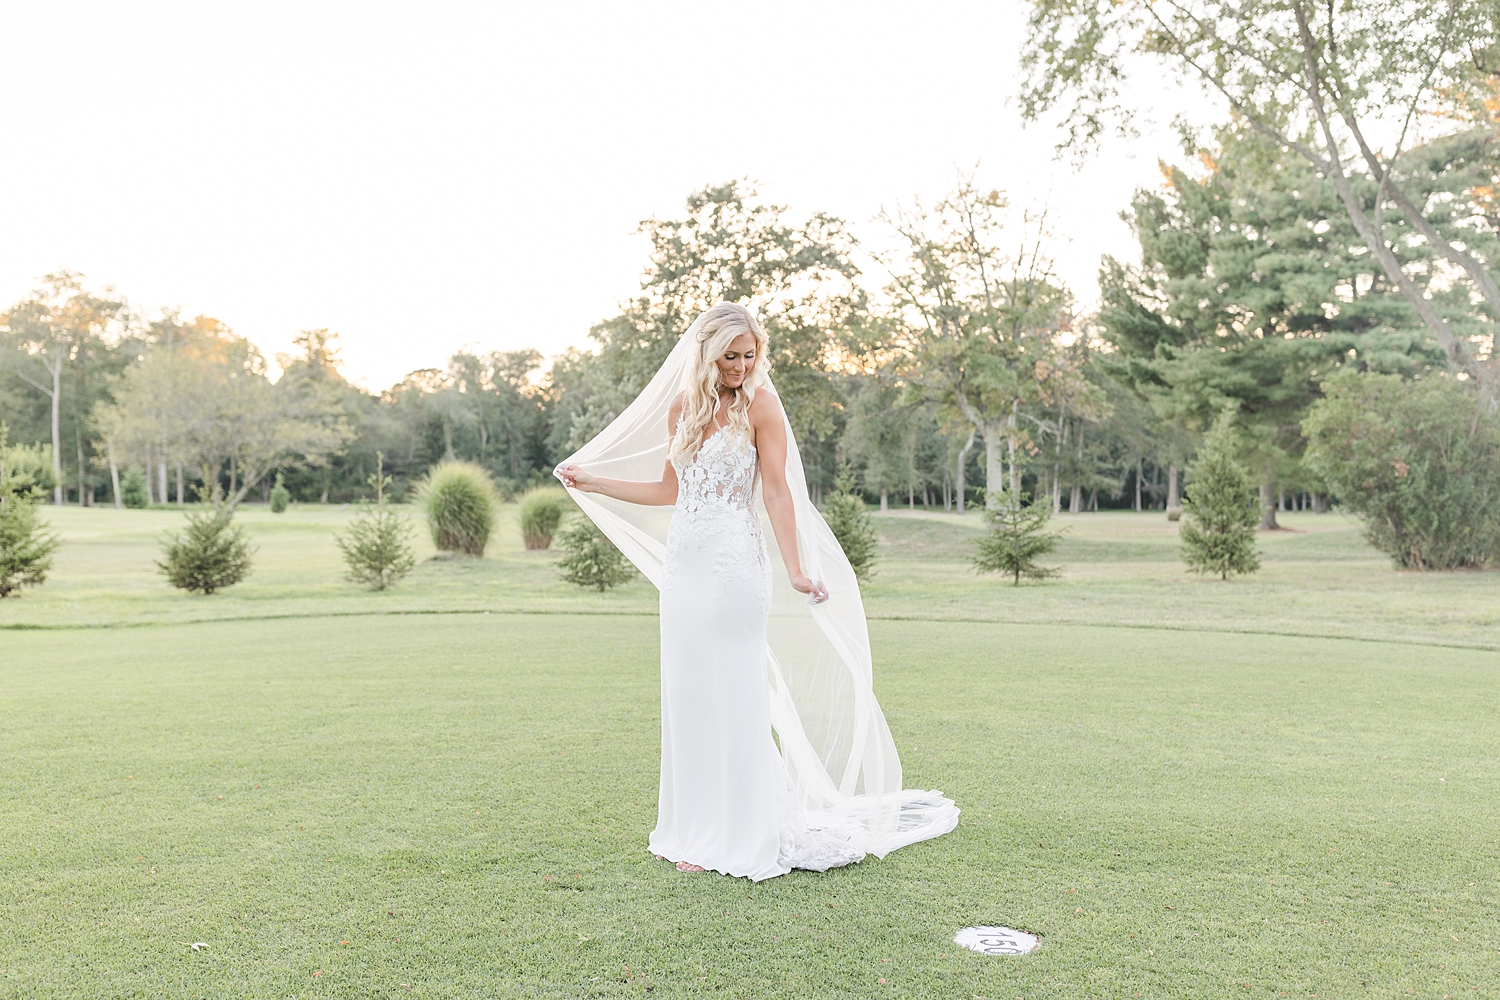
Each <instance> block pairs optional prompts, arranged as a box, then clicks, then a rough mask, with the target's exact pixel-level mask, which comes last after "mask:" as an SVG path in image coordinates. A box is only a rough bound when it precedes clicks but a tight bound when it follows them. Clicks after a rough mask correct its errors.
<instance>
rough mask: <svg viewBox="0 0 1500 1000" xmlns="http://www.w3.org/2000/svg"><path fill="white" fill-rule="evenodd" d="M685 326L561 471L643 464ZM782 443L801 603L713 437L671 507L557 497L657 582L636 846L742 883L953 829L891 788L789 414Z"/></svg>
mask: <svg viewBox="0 0 1500 1000" xmlns="http://www.w3.org/2000/svg"><path fill="white" fill-rule="evenodd" d="M698 328H699V324H697V323H694V324H693V326H692V327H691V328H690V329H689V330H688V331H687V333H686V334H684V335H683V338H682V340H681V342H679V343H678V345H677V347H676V348H675V349H674V350H673V352H672V354H671V356H669V357H668V359H667V361H666V363H665V364H663V366H662V368H661V370H660V371H658V372H657V374H656V376H655V377H654V378H653V379H652V380H651V383H650V384H649V385H648V386H647V387H646V389H645V390H644V391H643V392H642V393H641V395H640V396H639V397H637V399H636V400H635V402H633V403H631V405H630V406H629V407H627V408H626V409H625V411H624V412H623V413H621V414H620V415H619V416H618V417H617V418H615V420H614V421H613V422H612V423H611V424H610V425H609V426H608V427H606V428H605V429H604V430H603V431H601V432H600V433H599V435H598V436H596V437H595V438H594V439H593V440H591V441H590V442H589V443H588V444H586V445H584V446H583V447H582V448H580V449H579V450H578V451H577V452H576V453H575V454H574V455H572V456H570V457H569V458H568V459H566V460H565V461H564V462H563V463H562V465H570V464H571V465H578V466H581V467H583V468H585V469H587V470H588V471H589V472H591V473H594V474H595V475H599V476H606V477H610V478H615V479H631V480H654V479H657V478H658V477H659V476H660V475H661V470H662V468H663V464H664V462H665V460H666V455H667V444H668V435H667V433H666V431H667V426H666V424H667V413H668V410H669V408H670V406H671V401H672V398H673V396H675V395H676V393H677V391H678V388H679V385H680V383H681V381H682V373H683V371H684V370H685V369H686V368H687V367H688V365H689V363H690V361H691V353H690V352H691V351H692V350H694V349H695V348H696V334H697V331H698ZM773 391H774V390H773ZM786 437H787V458H786V481H787V485H788V487H789V488H790V489H791V492H792V497H793V506H794V510H795V515H796V526H797V546H798V557H799V559H800V561H801V563H802V570H803V572H804V573H805V574H806V575H807V576H809V577H811V578H813V579H815V580H818V579H821V580H823V581H824V582H825V584H826V585H827V587H828V591H829V594H830V597H829V599H828V600H827V601H826V602H824V603H823V604H819V605H809V604H808V603H807V602H806V600H805V599H804V598H803V595H801V594H799V593H797V592H796V591H795V590H793V589H792V588H791V586H790V584H789V583H788V582H787V577H786V571H785V569H784V567H783V566H782V565H781V559H780V554H779V551H778V550H777V548H776V547H775V546H769V547H768V546H767V545H766V536H767V534H768V533H769V528H768V526H767V521H766V516H765V510H764V506H763V504H762V503H761V502H760V498H759V464H758V456H757V453H756V451H755V448H754V445H753V443H752V442H751V441H749V440H747V439H745V438H742V437H740V436H738V435H736V434H735V433H734V432H733V431H731V430H717V431H715V432H714V433H713V434H712V436H711V437H710V438H709V439H708V440H707V441H705V442H704V444H703V445H702V446H701V447H700V448H699V449H698V454H697V455H696V456H695V457H694V459H693V461H692V462H690V463H688V464H687V465H686V466H683V467H680V468H676V472H677V478H678V498H677V503H676V506H675V507H671V508H663V507H644V506H637V505H635V504H630V503H626V502H624V501H621V500H616V499H614V498H611V497H606V496H603V495H602V494H598V493H581V492H579V491H577V490H570V491H569V492H570V493H571V495H572V496H573V499H574V500H575V501H577V502H578V505H579V506H580V507H581V508H582V509H583V511H584V513H585V514H587V515H588V516H589V517H590V518H591V519H592V520H593V521H594V522H595V523H596V524H597V525H598V526H599V528H600V529H601V530H602V531H603V532H604V533H605V534H606V535H607V536H608V537H609V538H610V539H611V540H612V541H613V542H614V543H615V544H616V545H617V546H618V547H619V548H620V550H621V551H622V552H623V553H624V554H625V555H626V557H627V558H629V559H630V561H631V562H632V563H634V564H635V566H636V568H637V569H639V570H640V571H641V573H642V574H643V575H645V576H646V577H647V578H648V579H649V580H651V582H652V583H653V584H655V585H656V586H657V588H658V590H659V591H660V592H661V605H660V606H661V710H662V764H661V789H660V799H659V803H658V817H657V818H658V822H657V827H656V829H655V830H654V831H653V832H652V834H651V837H650V847H651V849H652V850H653V851H654V852H655V853H656V854H659V855H662V856H663V857H666V858H669V859H671V860H672V861H686V862H689V863H691V864H696V865H699V866H701V867H703V868H707V869H711V870H714V871H719V872H723V873H724V874H727V875H737V876H746V877H749V878H751V879H754V880H760V879H764V878H770V877H772V876H776V875H782V874H785V873H786V872H788V871H790V870H791V869H793V868H808V869H813V870H818V871H822V870H825V869H827V868H831V867H835V866H838V865H844V864H849V863H851V862H854V861H858V860H860V859H861V858H863V857H864V856H865V855H866V854H873V855H875V856H876V857H883V856H884V855H885V854H886V853H888V852H889V851H892V850H895V849H896V848H899V847H902V846H905V845H908V844H912V843H915V842H917V841H920V840H926V839H929V838H932V837H937V836H941V835H942V834H944V833H947V832H948V831H950V830H952V829H953V828H954V827H955V826H957V825H958V808H957V806H956V805H954V803H953V801H952V800H950V799H948V798H946V797H945V796H943V794H942V793H941V792H938V791H921V790H910V789H903V788H902V780H901V762H900V758H899V756H898V755H897V753H896V747H895V743H894V741H893V740H892V738H891V733H890V730H889V728H888V727H887V725H886V721H885V716H884V714H883V713H882V712H881V710H880V705H879V703H878V702H877V701H876V700H875V695H874V691H873V686H872V679H871V665H870V649H869V635H868V629H867V627H866V624H865V616H864V606H863V603H862V602H861V600H860V595H859V584H858V582H857V581H856V579H855V577H854V571H853V569H852V568H851V567H850V565H849V561H848V559H847V558H846V557H845V556H844V553H843V550H842V548H840V546H839V544H838V540H837V539H836V538H834V536H833V532H832V531H831V530H829V528H828V525H827V524H826V523H825V522H824V521H823V519H822V517H821V515H819V514H818V512H817V509H816V508H814V507H813V505H812V501H811V499H810V498H809V496H808V492H807V482H806V479H805V477H804V475H803V471H802V459H801V456H800V454H799V452H798V450H797V444H796V440H795V438H794V436H793V434H792V430H791V426H790V423H789V422H788V423H787V424H786ZM773 733H774V739H773V736H772V734H773Z"/></svg>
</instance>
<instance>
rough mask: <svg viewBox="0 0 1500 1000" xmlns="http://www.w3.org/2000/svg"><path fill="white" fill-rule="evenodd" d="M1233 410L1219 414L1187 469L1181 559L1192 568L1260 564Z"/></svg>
mask: <svg viewBox="0 0 1500 1000" xmlns="http://www.w3.org/2000/svg"><path fill="white" fill-rule="evenodd" d="M1232 420H1233V410H1232V408H1226V409H1225V410H1224V412H1223V413H1221V414H1220V416H1219V419H1218V422H1217V423H1215V424H1214V427H1213V430H1211V431H1209V433H1208V435H1207V436H1206V437H1205V438H1204V440H1203V447H1202V448H1201V449H1199V451H1198V457H1197V458H1196V459H1195V460H1194V461H1193V464H1192V466H1191V468H1190V469H1189V470H1188V474H1189V477H1190V478H1189V481H1188V495H1187V498H1186V499H1185V500H1183V502H1182V512H1183V518H1182V527H1181V528H1180V529H1179V532H1180V537H1181V538H1182V560H1183V562H1185V563H1187V565H1188V569H1190V570H1192V571H1193V572H1194V573H1216V574H1218V576H1219V579H1221V580H1228V579H1229V577H1230V576H1231V575H1232V574H1237V573H1254V572H1255V571H1256V570H1258V569H1260V557H1259V556H1258V555H1257V554H1256V551H1255V523H1256V520H1257V517H1256V512H1255V507H1254V506H1253V505H1252V504H1251V502H1250V491H1251V488H1252V487H1251V485H1250V477H1249V476H1248V475H1246V474H1245V469H1244V467H1243V466H1241V465H1240V464H1239V463H1238V462H1236V461H1235V459H1234V451H1235V446H1234V431H1233V426H1232Z"/></svg>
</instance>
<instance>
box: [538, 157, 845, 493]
mask: <svg viewBox="0 0 1500 1000" xmlns="http://www.w3.org/2000/svg"><path fill="white" fill-rule="evenodd" d="M686 208H687V212H686V214H685V216H684V217H682V218H679V219H673V220H661V219H648V220H646V221H644V222H642V223H641V232H643V233H644V234H645V235H646V236H647V237H648V238H649V239H650V241H651V262H650V265H649V266H648V267H647V269H646V272H645V274H644V275H643V276H642V279H641V294H640V295H638V296H637V297H635V298H634V299H632V300H630V301H628V302H626V303H624V305H623V308H622V310H621V312H620V314H619V315H617V316H615V317H613V318H611V319H608V320H605V321H604V322H601V323H599V324H597V325H596V326H595V327H594V328H593V330H592V331H590V336H591V337H592V338H593V339H594V341H595V342H596V343H597V344H598V345H599V350H598V353H597V354H596V355H575V356H572V357H569V358H567V359H566V362H565V364H564V366H563V367H562V370H561V371H560V370H559V366H558V365H557V364H556V363H554V365H553V373H552V374H553V383H554V385H557V386H560V387H561V386H565V387H566V391H565V392H562V393H561V394H560V397H559V398H557V399H556V402H555V404H554V406H553V415H552V416H551V418H550V419H551V421H552V424H553V426H552V430H551V434H550V437H549V440H550V441H551V442H552V446H553V448H554V451H553V456H552V457H553V458H561V457H562V455H563V454H566V452H567V451H571V450H572V449H574V448H577V447H578V446H580V445H582V444H583V443H584V442H585V441H587V440H589V439H590V438H591V437H593V436H594V435H595V434H597V433H598V432H599V430H600V429H602V428H603V427H604V426H605V425H607V424H608V423H609V422H610V421H611V420H613V419H614V417H615V416H616V415H617V414H619V413H620V412H621V411H622V410H623V409H624V408H625V407H626V406H627V405H628V404H629V403H630V401H631V400H633V399H634V398H635V397H636V396H637V395H639V393H640V391H641V390H642V389H643V388H645V385H646V383H647V381H648V380H649V379H650V378H651V376H652V375H654V374H655V373H656V371H657V369H658V368H660V367H661V364H662V362H663V361H664V360H665V359H666V356H667V354H668V353H670V352H671V350H672V348H673V347H674V346H676V344H677V341H678V339H679V338H680V337H681V336H682V334H683V333H684V332H685V331H686V330H687V328H688V326H689V324H691V323H692V321H693V320H694V319H695V318H696V317H697V316H698V314H699V313H701V312H702V311H703V310H705V309H707V308H708V307H710V306H712V305H713V304H714V303H716V302H719V301H728V302H743V303H746V304H748V305H750V306H751V307H752V308H753V309H754V310H755V312H756V315H757V316H758V317H759V319H760V321H761V324H762V325H763V326H764V327H765V329H766V333H767V335H768V336H769V338H770V341H771V352H770V353H771V357H770V359H769V360H770V361H771V363H772V366H773V369H774V371H775V373H776V374H775V378H776V385H777V391H778V392H779V393H780V395H781V399H782V403H783V405H784V407H785V409H786V412H787V416H788V419H789V420H790V421H791V423H792V429H793V432H794V433H795V434H796V436H797V440H798V443H799V445H800V446H801V448H802V450H803V452H804V460H805V463H806V464H807V465H808V466H809V468H808V472H809V475H810V477H813V478H816V476H817V474H818V472H819V469H820V467H821V466H820V456H819V447H820V445H821V444H822V443H824V442H828V441H832V440H833V439H834V438H835V437H836V435H837V432H838V431H839V430H840V427H839V424H838V420H837V418H838V415H839V413H840V410H841V407H842V402H843V400H842V397H841V394H840V393H839V391H838V388H839V387H838V384H837V381H836V378H835V376H834V374H833V372H832V371H831V370H830V369H831V367H832V365H831V364H830V361H831V359H836V358H838V357H841V356H842V355H844V354H845V353H847V352H848V351H849V350H850V349H851V348H850V344H851V343H852V342H854V341H856V340H858V336H857V331H858V330H860V329H861V328H862V324H863V322H864V320H863V317H864V316H865V313H866V311H867V310H866V305H865V297H864V293H863V292H862V291H861V290H860V289H859V286H858V285H857V284H856V282H855V279H856V277H857V275H858V269H857V268H856V267H855V265H854V263H853V260H852V255H853V251H854V241H853V240H852V239H851V238H850V237H849V235H848V234H847V232H845V229H844V225H843V223H842V222H841V221H840V220H838V219H835V218H832V217H830V216H827V215H822V214H816V215H813V216H811V217H809V218H807V219H806V220H805V221H801V222H793V221H790V220H788V219H787V217H786V216H787V210H786V209H785V208H784V207H782V206H779V205H770V204H766V203H765V202H763V201H761V200H760V198H759V196H758V194H757V192H756V190H755V188H754V186H753V185H751V184H749V183H748V182H738V181H731V182H729V183H727V184H720V185H713V186H709V187H706V188H704V189H702V190H700V191H695V192H693V193H692V194H691V195H689V196H688V199H687V206H686ZM830 471H831V470H830ZM829 478H831V477H829Z"/></svg>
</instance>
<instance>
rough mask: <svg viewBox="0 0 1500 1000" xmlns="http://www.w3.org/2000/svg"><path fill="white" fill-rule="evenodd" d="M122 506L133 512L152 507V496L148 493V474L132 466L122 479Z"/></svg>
mask: <svg viewBox="0 0 1500 1000" xmlns="http://www.w3.org/2000/svg"><path fill="white" fill-rule="evenodd" d="M120 504H121V505H122V506H125V507H129V508H131V509H132V510H145V509H146V508H147V507H149V506H150V505H151V494H149V493H147V492H146V474H145V473H144V472H142V471H141V470H140V469H139V468H138V467H137V466H134V465H132V466H131V467H130V468H128V469H126V470H125V474H124V475H123V476H121V477H120Z"/></svg>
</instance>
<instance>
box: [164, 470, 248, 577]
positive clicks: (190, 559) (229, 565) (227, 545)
mask: <svg viewBox="0 0 1500 1000" xmlns="http://www.w3.org/2000/svg"><path fill="white" fill-rule="evenodd" d="M198 499H199V500H200V501H201V502H202V504H203V507H202V508H200V509H198V510H192V511H189V512H188V514H187V527H186V528H185V529H184V530H183V531H181V532H169V533H168V534H167V536H166V540H165V541H164V542H163V543H162V552H163V555H164V557H165V560H166V561H165V562H159V563H157V564H156V566H157V568H158V569H160V570H161V571H162V574H163V575H165V576H166V578H167V581H168V582H169V583H171V584H172V586H174V587H176V588H178V589H179V590H186V591H190V592H193V593H200V594H204V595H205V596H206V595H209V594H214V593H217V592H218V591H220V590H223V589H224V588H225V587H232V586H234V585H235V584H236V583H239V582H240V581H241V580H243V579H244V578H245V576H246V575H247V574H248V573H249V572H250V540H249V539H248V538H247V537H246V536H245V529H244V527H242V526H241V525H238V524H235V523H233V521H234V508H233V507H231V506H230V505H228V504H226V503H225V502H224V496H223V491H222V490H221V489H220V488H219V486H218V484H217V483H215V484H214V487H213V489H209V488H208V487H199V488H198Z"/></svg>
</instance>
